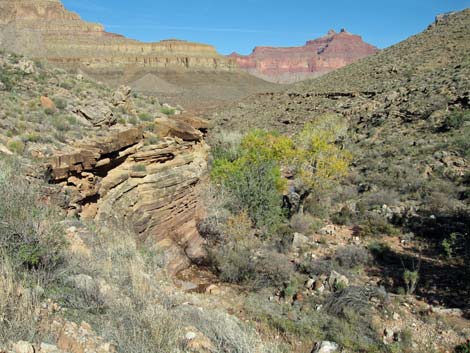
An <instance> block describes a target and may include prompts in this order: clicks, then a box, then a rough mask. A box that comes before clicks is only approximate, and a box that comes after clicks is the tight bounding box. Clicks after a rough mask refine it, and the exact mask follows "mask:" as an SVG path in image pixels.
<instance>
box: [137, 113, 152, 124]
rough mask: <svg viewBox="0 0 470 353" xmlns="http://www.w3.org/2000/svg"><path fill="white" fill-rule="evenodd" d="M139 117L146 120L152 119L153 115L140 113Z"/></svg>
mask: <svg viewBox="0 0 470 353" xmlns="http://www.w3.org/2000/svg"><path fill="white" fill-rule="evenodd" d="M139 119H140V120H141V121H147V122H148V121H152V120H154V118H153V116H152V115H151V114H149V113H140V114H139Z"/></svg>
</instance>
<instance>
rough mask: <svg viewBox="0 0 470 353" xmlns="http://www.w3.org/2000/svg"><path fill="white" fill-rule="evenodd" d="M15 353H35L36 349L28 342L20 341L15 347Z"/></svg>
mask: <svg viewBox="0 0 470 353" xmlns="http://www.w3.org/2000/svg"><path fill="white" fill-rule="evenodd" d="M13 351H14V352H15V353H34V347H33V345H32V344H31V343H29V342H26V341H18V342H16V343H15V344H14V345H13Z"/></svg>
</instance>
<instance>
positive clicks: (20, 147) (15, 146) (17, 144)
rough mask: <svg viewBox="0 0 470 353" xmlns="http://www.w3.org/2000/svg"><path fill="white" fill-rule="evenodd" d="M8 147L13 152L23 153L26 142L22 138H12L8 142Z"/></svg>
mask: <svg viewBox="0 0 470 353" xmlns="http://www.w3.org/2000/svg"><path fill="white" fill-rule="evenodd" d="M7 147H8V149H9V150H10V151H12V152H13V153H16V154H23V152H24V149H25V144H24V143H23V141H21V140H10V141H9V142H8V144H7Z"/></svg>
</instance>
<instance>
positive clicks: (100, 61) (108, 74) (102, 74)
mask: <svg viewBox="0 0 470 353" xmlns="http://www.w3.org/2000/svg"><path fill="white" fill-rule="evenodd" d="M0 48H3V49H5V50H8V51H11V52H15V53H18V54H23V55H27V56H29V57H31V58H37V59H46V60H47V61H49V62H51V63H54V64H55V65H60V66H61V67H64V68H66V69H68V70H72V71H74V72H77V73H78V72H81V73H86V74H88V75H89V76H91V77H94V78H97V79H99V80H102V81H104V82H107V83H109V84H111V85H114V86H116V87H117V86H119V85H120V84H128V85H130V86H131V87H134V88H136V89H138V90H141V91H143V92H146V93H151V94H154V95H158V96H160V97H162V96H164V98H166V99H167V100H172V101H173V102H174V103H175V104H176V103H179V104H183V103H185V105H186V106H189V105H191V106H196V107H201V106H206V105H208V104H209V105H210V104H215V103H220V102H226V101H233V100H234V99H237V98H238V99H240V98H242V97H244V96H246V95H248V94H250V93H254V92H260V91H261V89H262V88H268V87H269V85H268V84H267V83H266V82H264V81H262V80H257V79H255V78H253V77H250V76H249V75H246V74H243V73H240V72H238V70H237V68H236V63H235V61H234V60H233V59H230V58H226V57H224V56H221V55H219V54H218V53H217V52H216V50H215V48H214V47H212V46H210V45H206V44H199V43H190V42H186V41H181V40H164V41H161V42H155V43H142V42H139V41H137V40H132V39H129V38H125V37H123V36H121V35H119V34H115V33H109V32H106V31H105V30H104V27H103V26H102V25H100V24H95V23H89V22H85V21H83V20H82V19H81V18H80V17H79V16H78V15H77V14H75V13H72V12H70V11H68V10H67V9H65V8H64V6H63V5H62V3H61V1H60V0H1V1H0ZM169 87H170V88H169ZM196 87H197V89H196ZM195 89H196V91H197V94H195V93H194V90H195ZM166 95H167V96H166Z"/></svg>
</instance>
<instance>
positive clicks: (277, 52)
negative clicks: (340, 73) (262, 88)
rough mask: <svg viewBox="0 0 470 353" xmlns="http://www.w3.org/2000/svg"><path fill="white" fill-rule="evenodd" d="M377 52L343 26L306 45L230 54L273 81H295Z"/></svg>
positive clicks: (257, 73)
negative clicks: (247, 53) (338, 30)
mask: <svg viewBox="0 0 470 353" xmlns="http://www.w3.org/2000/svg"><path fill="white" fill-rule="evenodd" d="M377 51H378V49H377V48H376V47H374V46H372V45H370V44H368V43H365V42H364V41H363V40H362V38H361V37H360V36H358V35H354V34H351V33H348V32H347V31H346V30H345V29H342V30H341V31H340V32H339V33H336V32H335V31H334V30H330V31H329V32H328V34H327V35H326V36H324V37H321V38H318V39H314V40H309V41H308V42H307V43H306V44H305V45H304V46H303V47H292V48H274V47H256V48H255V49H254V50H253V53H251V54H250V55H248V56H243V55H239V54H237V53H233V54H231V55H230V57H231V58H235V59H236V61H237V63H238V65H239V66H240V67H241V68H242V69H243V70H245V71H247V72H249V73H251V74H252V75H255V76H257V77H260V78H263V79H265V80H267V81H271V82H277V83H292V82H296V81H302V80H305V79H308V78H313V77H316V76H320V75H322V74H325V73H327V72H330V71H333V70H336V69H339V68H341V67H343V66H346V65H348V64H351V63H353V62H355V61H357V60H359V59H362V58H364V57H366V56H369V55H372V54H375V53H377Z"/></svg>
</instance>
